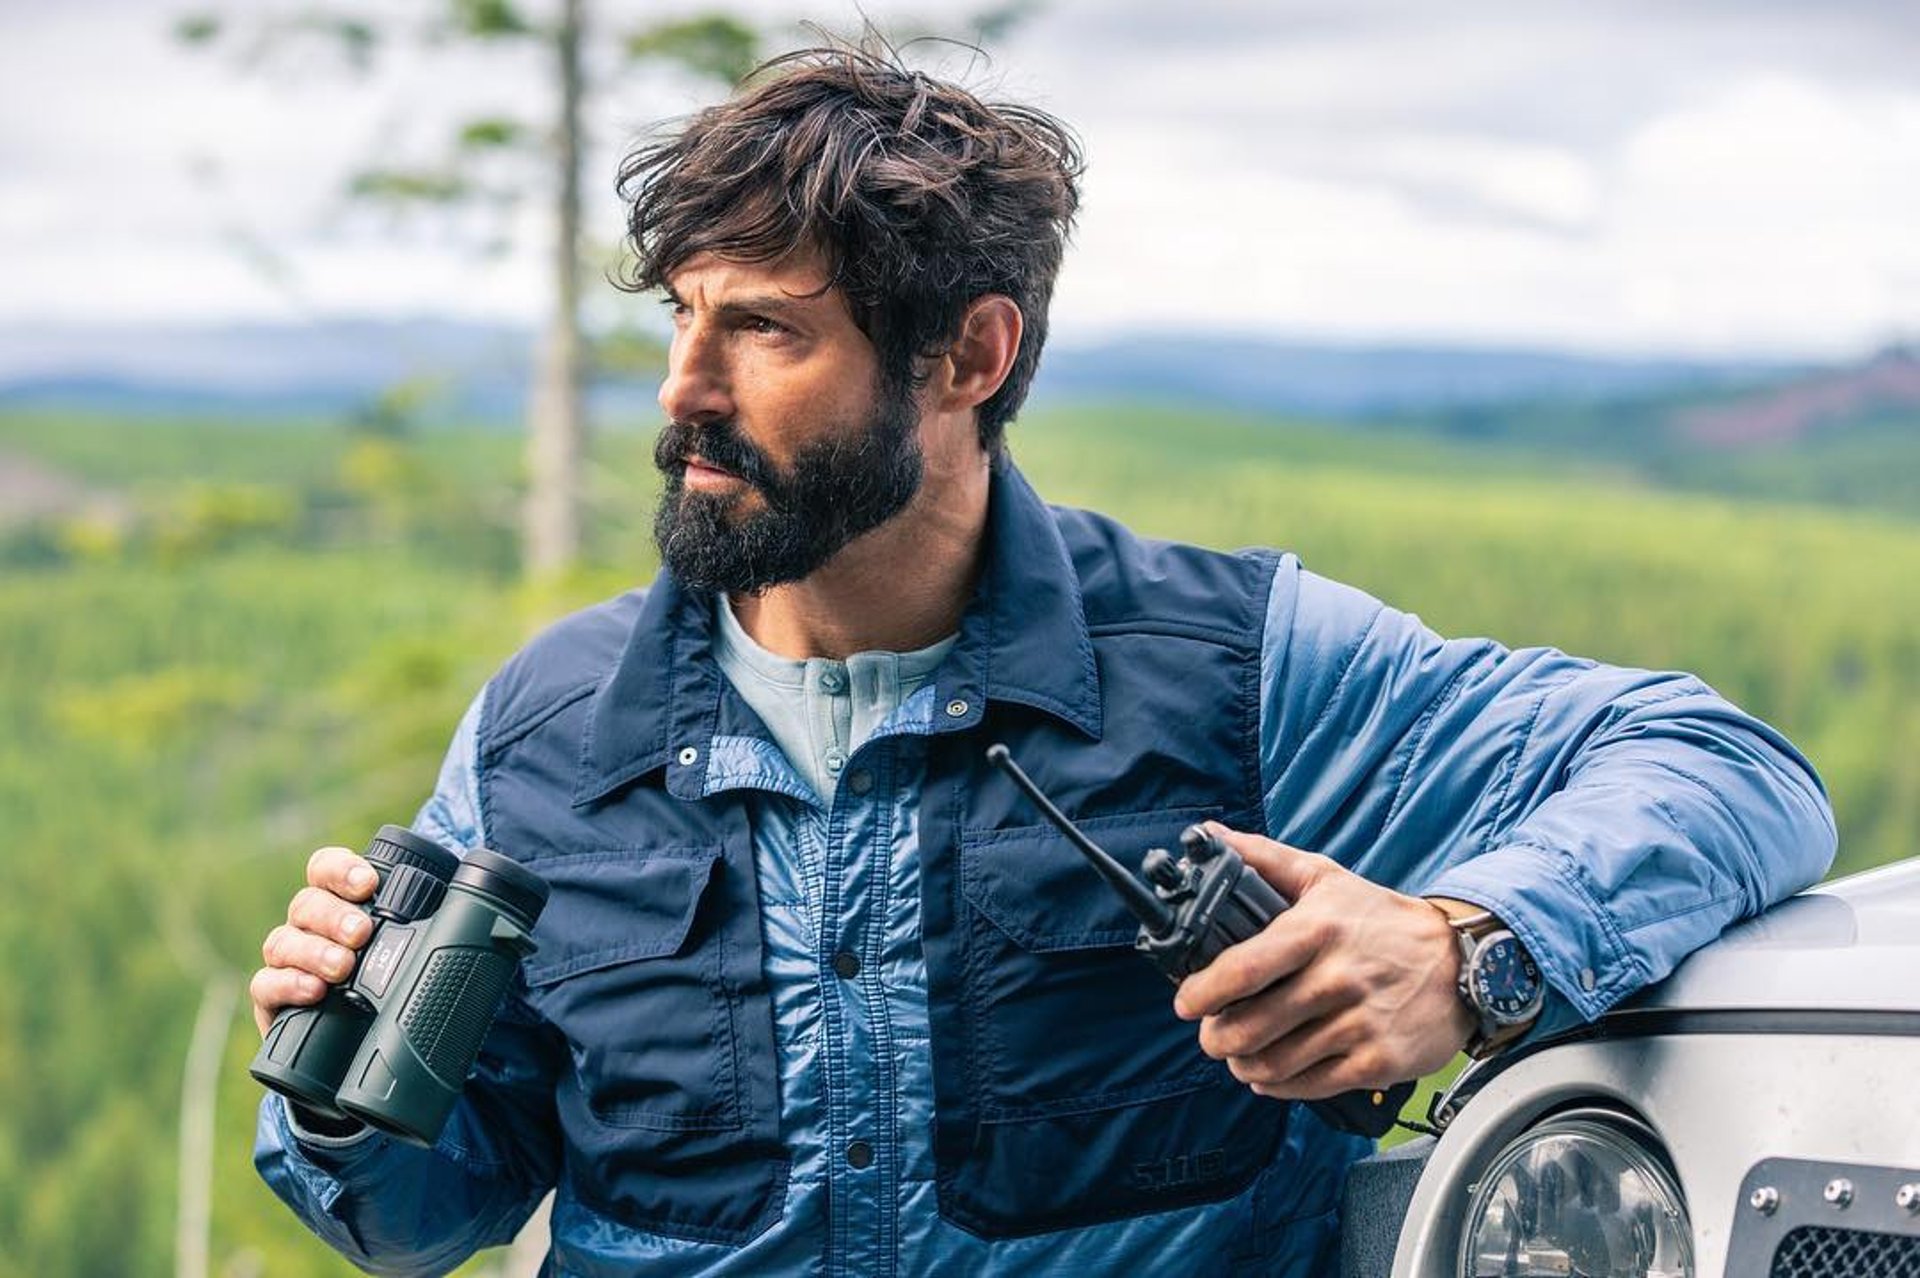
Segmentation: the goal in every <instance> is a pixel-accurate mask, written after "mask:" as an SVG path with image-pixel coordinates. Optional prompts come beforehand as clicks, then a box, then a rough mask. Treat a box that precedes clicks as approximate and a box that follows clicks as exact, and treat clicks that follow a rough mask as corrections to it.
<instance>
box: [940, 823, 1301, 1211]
mask: <svg viewBox="0 0 1920 1278" xmlns="http://www.w3.org/2000/svg"><path fill="white" fill-rule="evenodd" d="M1215 815H1217V809H1208V810H1200V809H1193V810H1179V809H1176V810H1172V811H1159V812H1153V813H1143V814H1138V815H1123V816H1111V817H1100V818H1094V819H1090V820H1087V821H1083V822H1081V827H1082V828H1083V829H1085V830H1086V831H1087V833H1088V834H1089V835H1090V836H1092V838H1093V839H1094V841H1095V842H1097V843H1099V844H1101V845H1102V846H1103V847H1105V848H1106V849H1107V850H1108V851H1109V852H1111V853H1113V854H1114V856H1115V857H1116V858H1117V859H1118V860H1119V861H1120V862H1121V864H1123V865H1125V866H1127V868H1129V869H1135V868H1137V866H1138V865H1139V861H1140V857H1141V855H1142V854H1143V853H1144V852H1145V851H1146V849H1147V848H1149V847H1166V848H1172V849H1176V850H1177V849H1178V846H1179V842H1178V840H1179V834H1180V831H1181V830H1182V829H1184V828H1185V827H1186V826H1187V825H1188V824H1190V823H1192V822H1194V821H1197V820H1201V819H1203V818H1206V817H1211V816H1215ZM1229 824H1231V822H1229ZM960 872H961V876H962V892H963V894H964V896H965V898H966V902H967V905H968V907H969V909H968V912H967V913H968V919H967V923H966V927H967V932H966V935H967V955H966V964H965V971H966V975H965V980H964V984H963V990H964V1002H965V1007H964V1011H965V1013H966V1018H967V1025H966V1029H965V1031H964V1033H963V1034H962V1035H961V1039H962V1041H963V1042H964V1043H965V1044H966V1049H965V1061H966V1076H967V1080H968V1087H969V1094H970V1096H971V1097H972V1106H973V1112H974V1125H973V1129H972V1131H971V1132H970V1134H969V1136H968V1139H967V1142H966V1147H965V1156H964V1157H963V1158H961V1159H958V1160H955V1161H951V1162H948V1163H947V1165H945V1166H943V1168H942V1170H941V1176H942V1198H941V1201H942V1210H943V1211H944V1212H945V1214H946V1215H947V1216H948V1217H949V1218H950V1219H952V1220H954V1221H955V1223H957V1224H960V1225H961V1226H963V1227H964V1228H966V1229H968V1230H970V1231H972V1232H974V1233H978V1234H982V1235H984V1236H988V1237H1003V1236H1009V1235H1018V1234H1029V1233H1038V1232H1042V1231H1046V1230H1052V1229H1062V1228H1069V1227H1075V1226H1081V1225H1087V1224H1093V1223H1098V1222H1101V1221H1106V1220H1114V1219H1121V1218H1124V1217H1129V1216H1135V1215H1140V1214H1143V1213H1147V1212H1153V1211H1164V1210H1167V1209H1169V1208H1172V1207H1177V1206H1186V1205H1192V1204H1196V1203H1202V1202H1217V1201H1220V1200H1222V1199H1225V1198H1228V1197H1231V1196H1233V1195H1235V1194H1237V1193H1239V1192H1241V1191H1242V1190H1244V1189H1245V1188H1246V1187H1247V1186H1248V1185H1249V1184H1251V1183H1252V1181H1253V1179H1254V1177H1255V1176H1257V1175H1258V1174H1259V1172H1260V1170H1261V1168H1263V1167H1264V1166H1266V1165H1267V1163H1269V1162H1270V1161H1271V1160H1272V1158H1273V1157H1274V1153H1275V1150H1276V1149H1277V1147H1278V1145H1279V1141H1280V1138H1281V1135H1282V1133H1283V1132H1284V1130H1285V1126H1286V1116H1287V1106H1285V1105H1284V1104H1281V1103H1279V1102H1275V1101H1270V1100H1265V1099H1263V1098H1261V1097H1258V1096H1255V1095H1254V1094H1253V1093H1252V1092H1251V1091H1250V1090H1248V1089H1247V1088H1246V1087H1244V1086H1242V1085H1241V1084H1240V1083H1238V1082H1237V1081H1235V1080H1234V1078H1233V1077H1232V1075H1231V1074H1230V1073H1229V1072H1228V1071H1227V1068H1226V1066H1225V1065H1224V1064H1222V1063H1221V1062H1219V1061H1215V1060H1213V1059H1211V1058H1210V1057H1208V1056H1206V1055H1205V1054H1204V1053H1203V1052H1201V1050H1200V1046H1199V1042H1198V1028H1197V1027H1196V1026H1195V1025H1193V1024H1191V1023H1189V1022H1186V1021H1182V1020H1181V1019H1180V1018H1179V1017H1177V1016H1175V1015H1174V1012H1173V985H1172V983H1171V982H1169V981H1168V980H1167V978H1166V977H1165V976H1164V975H1162V974H1161V973H1160V971H1159V969H1158V968H1156V967H1155V966H1154V965H1153V964H1152V963H1150V962H1149V961H1148V960H1146V959H1145V958H1143V957H1142V956H1141V955H1140V954H1138V953H1137V952H1136V951H1135V950H1134V948H1133V939H1134V936H1135V935H1136V934H1137V932H1138V930H1139V925H1138V923H1137V922H1136V921H1135V919H1134V917H1133V915H1132V914H1131V913H1129V912H1128V911H1127V908H1126V906H1125V905H1124V904H1122V902H1121V901H1120V898H1119V896H1118V895H1117V894H1116V893H1115V892H1114V891H1113V889H1112V888H1111V887H1109V886H1108V885H1107V884H1106V883H1104V882H1103V881H1102V880H1101V879H1100V878H1099V876H1098V875H1097V874H1096V873H1095V872H1094V870H1093V869H1092V868H1091V867H1090V866H1089V865H1088V864H1087V861H1086V859H1085V858H1084V857H1083V856H1081V854H1080V853H1079V852H1078V851H1077V850H1075V849H1074V848H1073V847H1072V846H1071V845H1069V844H1068V843H1067V841H1066V840H1065V839H1064V838H1063V837H1062V836H1061V835H1059V834H1058V833H1057V832H1056V831H1054V830H1053V829H1052V828H1051V827H1045V828H1037V829H1035V828H1022V829H1017V830H1000V831H993V832H990V833H985V834H979V835H972V836H966V837H964V838H963V839H962V844H961V854H960Z"/></svg>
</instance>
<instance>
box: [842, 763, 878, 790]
mask: <svg viewBox="0 0 1920 1278" xmlns="http://www.w3.org/2000/svg"><path fill="white" fill-rule="evenodd" d="M847 788H848V789H850V790H852V791H853V792H854V793H855V794H865V793H866V792H867V791H869V790H871V789H873V773H871V772H869V771H867V770H866V769H865V768H855V769H854V770H853V771H851V772H849V773H847Z"/></svg>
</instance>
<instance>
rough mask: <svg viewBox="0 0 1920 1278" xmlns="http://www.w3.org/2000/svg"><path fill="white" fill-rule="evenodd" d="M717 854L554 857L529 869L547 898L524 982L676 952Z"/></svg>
mask: <svg viewBox="0 0 1920 1278" xmlns="http://www.w3.org/2000/svg"><path fill="white" fill-rule="evenodd" d="M720 853H721V849H720V848H718V847H707V848H663V849H651V848H649V849H633V848H623V849H618V850H612V851H606V852H583V853H579V854H576V855H572V856H563V857H553V858H551V859H548V860H543V861H540V862H538V863H537V864H533V865H530V866H529V867H528V868H529V869H531V870H533V871H534V872H535V873H537V874H539V875H540V877H541V878H543V879H545V880H546V881H547V884H548V886H549V888H550V889H551V894H550V896H549V897H548V901H547V908H546V911H545V912H544V913H543V914H542V915H541V916H540V922H539V925H538V926H537V927H536V928H535V929H534V933H533V939H534V943H535V944H536V945H538V946H539V949H538V950H537V951H536V952H535V953H534V954H533V955H532V956H531V957H529V958H528V959H527V961H526V967H525V970H526V978H527V984H529V985H532V986H536V987H537V986H541V985H549V984H552V983H553V982H555V981H558V980H562V979H564V978H566V977H569V976H573V975H576V974H577V973H580V972H585V971H590V970H592V969H594V968H599V967H606V966H608V965H610V964H613V963H625V962H629V961H632V960H634V959H649V958H661V957H664V956H666V955H670V954H675V953H678V952H679V950H680V947H681V946H682V945H683V944H685V943H686V939H687V933H688V932H689V931H691V930H692V928H693V917H694V914H695V912H696V911H697V910H698V909H699V905H700V897H701V894H702V893H703V892H705V890H706V887H707V883H708V882H709V881H710V880H711V879H712V878H713V873H714V866H715V865H717V864H718V863H719V860H720Z"/></svg>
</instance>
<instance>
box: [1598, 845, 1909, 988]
mask: <svg viewBox="0 0 1920 1278" xmlns="http://www.w3.org/2000/svg"><path fill="white" fill-rule="evenodd" d="M1627 1006H1628V1007H1631V1008H1635V1009H1641V1008H1647V1009H1660V1010H1672V1011H1706V1010H1710V1009H1742V1010H1772V1011H1796V1010H1812V1011H1840V1012H1863V1011H1876V1012H1878V1011H1892V1012H1920V857H1914V858H1909V859H1908V860H1905V861H1898V862H1895V863H1894V864H1892V865H1887V866H1882V867H1881V868H1880V869H1877V870H1868V871H1866V872H1865V873H1862V874H1854V875H1849V876H1848V877H1846V878H1843V879H1836V880H1834V881H1833V882H1831V883H1823V884H1821V885H1820V886H1818V887H1815V888H1812V889H1810V890H1808V891H1806V892H1802V893H1801V894H1800V895H1798V896H1796V897H1793V898H1791V899H1790V900H1787V901H1783V902H1782V903H1781V904H1779V905H1778V906H1775V907H1774V908H1773V909H1771V910H1768V911H1767V912H1766V913H1765V914H1762V915H1760V916H1759V917H1758V918H1754V919H1749V920H1747V921H1746V922H1745V923H1740V924H1736V925H1735V926H1733V927H1730V928H1728V929H1727V930H1726V931H1725V932H1724V933H1722V934H1721V936H1720V938H1719V939H1718V940H1716V941H1713V942H1712V943H1710V944H1709V945H1707V946H1706V947H1704V948H1703V949H1701V950H1699V951H1698V952H1697V953H1695V954H1694V955H1693V956H1692V957H1690V958H1688V959H1687V960H1686V961H1685V962H1683V963H1682V964H1681V965H1680V966H1679V967H1678V968H1677V969H1675V970H1674V973H1673V974H1672V975H1671V976H1669V977H1668V978H1667V979H1666V980H1665V981H1662V982H1661V983H1660V984H1658V985H1656V986H1654V987H1653V988H1652V989H1650V990H1648V991H1646V992H1645V993H1643V994H1641V995H1639V996H1638V997H1636V998H1634V999H1633V1000H1632V1001H1631V1002H1630V1003H1629V1004H1628V1005H1627Z"/></svg>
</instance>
